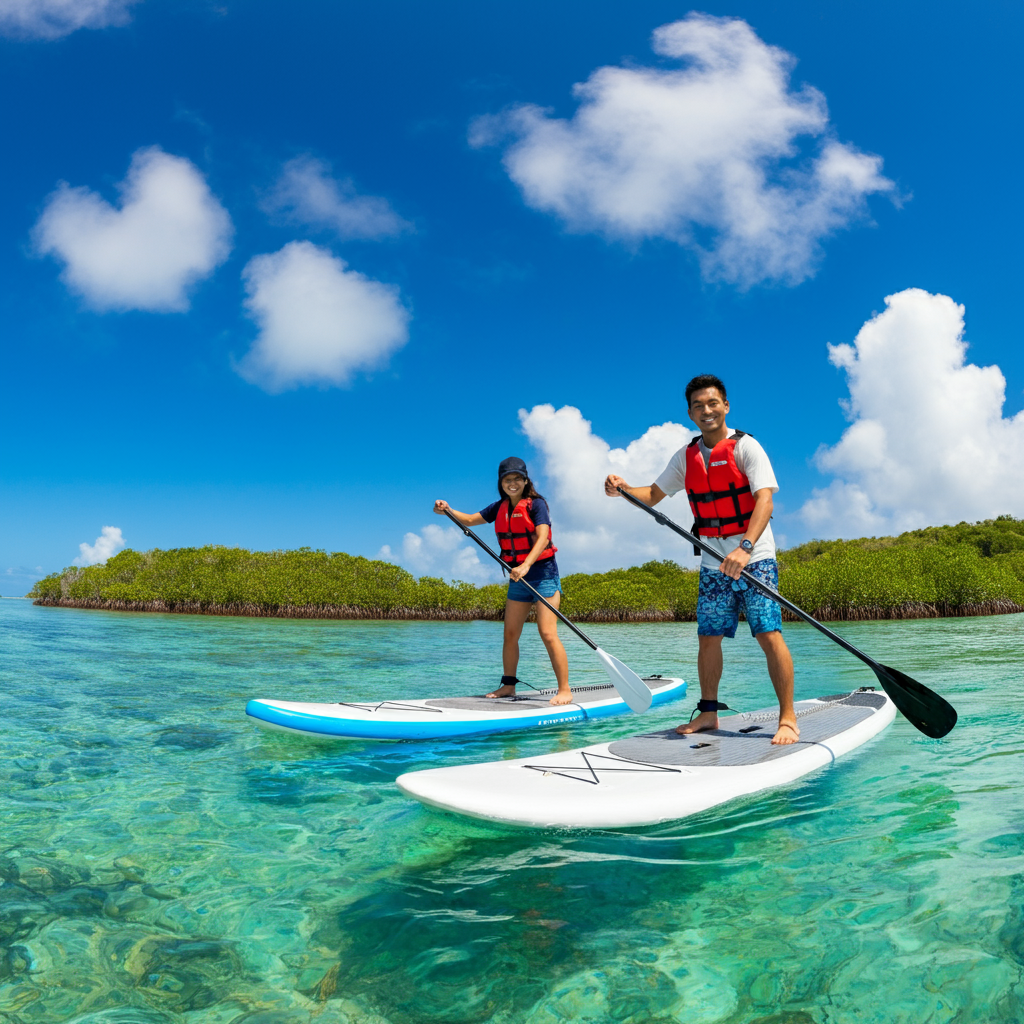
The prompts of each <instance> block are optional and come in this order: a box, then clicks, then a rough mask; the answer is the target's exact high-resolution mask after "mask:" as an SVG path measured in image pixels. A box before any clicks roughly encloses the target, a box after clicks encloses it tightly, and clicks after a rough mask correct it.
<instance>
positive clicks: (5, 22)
mask: <svg viewBox="0 0 1024 1024" xmlns="http://www.w3.org/2000/svg"><path fill="white" fill-rule="evenodd" d="M138 2H139V0H0V34H2V35H5V36H13V37H14V38H15V39H60V38H61V37H62V36H66V35H69V34H70V33H72V32H74V31H76V30H77V29H80V28H106V27H107V26H108V25H124V24H125V23H126V22H127V21H128V19H129V16H130V15H129V11H128V8H129V7H131V6H132V5H133V4H136V3H138Z"/></svg>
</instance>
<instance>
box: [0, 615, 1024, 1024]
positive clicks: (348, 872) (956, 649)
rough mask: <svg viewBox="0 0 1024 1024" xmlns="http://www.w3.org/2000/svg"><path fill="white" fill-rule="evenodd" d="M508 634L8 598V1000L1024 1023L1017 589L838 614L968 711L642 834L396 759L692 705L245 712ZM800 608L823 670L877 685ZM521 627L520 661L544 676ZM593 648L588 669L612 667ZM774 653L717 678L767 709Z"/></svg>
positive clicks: (0, 855)
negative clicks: (567, 818)
mask: <svg viewBox="0 0 1024 1024" xmlns="http://www.w3.org/2000/svg"><path fill="white" fill-rule="evenodd" d="M500 629H501V627H500V624H496V623H380V622H288V621H269V620H254V619H221V618H199V617H196V618H193V617H186V616H144V615H128V614H124V615H119V614H111V613H103V612H83V611H72V610H63V609H43V608H35V607H33V606H31V605H30V604H28V603H27V602H18V601H8V600H5V601H2V602H0V708H2V716H3V718H2V721H3V747H2V752H3V756H2V758H0V879H2V880H3V881H2V884H0V1021H3V1022H5V1024H40V1022H47V1024H49V1022H53V1024H56V1022H64V1021H72V1020H73V1021H76V1022H82V1024H85V1022H90V1024H100V1022H103V1024H150V1022H152V1024H157V1022H160V1024H173V1022H197V1024H198V1022H202V1024H220V1022H224V1024H229V1022H237V1024H241V1022H243V1021H244V1022H246V1024H291V1022H307V1021H308V1022H310V1024H342V1022H352V1024H355V1022H358V1024H428V1022H446V1024H463V1022H465V1024H475V1022H485V1021H495V1022H501V1024H505V1022H507V1024H513V1022H514V1024H556V1022H570V1021H572V1022H583V1024H591V1022H592V1024H604V1022H612V1021H614V1022H623V1024H668V1022H671V1021H680V1022H687V1024H712V1022H722V1024H753V1022H760V1024H811V1022H817V1024H825V1022H829V1024H840V1022H841V1024H847V1022H849V1024H853V1022H857V1024H865V1022H879V1024H897V1022H898V1024H902V1022H907V1024H924V1022H936V1024H938V1022H956V1024H965V1022H979V1024H981V1022H985V1024H988V1022H997V1021H1014V1022H1017V1021H1020V1020H1022V1019H1024V984H1022V975H1024V799H1022V781H1024V780H1022V771H1021V769H1022V754H1024V714H1022V713H1024V686H1022V682H1024V680H1022V675H1024V672H1022V669H1024V658H1022V644H1021V641H1022V639H1024V616H1002V617H998V618H984V619H957V620H954V619H948V620H938V621H919V622H901V623H859V624H848V625H843V626H841V631H842V633H843V634H844V635H846V636H848V637H850V638H851V639H852V640H853V642H854V643H856V644H859V645H860V646H862V647H863V648H864V649H866V650H867V651H868V652H869V653H871V654H873V655H875V656H876V657H878V658H879V660H881V661H884V662H886V663H888V664H892V665H894V666H896V667H899V668H901V669H902V670H903V671H905V672H908V673H909V674H910V675H912V676H914V677H916V678H918V679H920V680H921V681H922V682H925V683H927V684H928V685H930V686H932V687H934V688H935V689H937V690H939V691H940V692H942V693H943V694H944V695H946V696H947V697H948V698H949V699H950V700H951V701H952V702H953V703H954V705H955V706H956V707H957V709H958V710H959V712H960V716H961V718H960V725H959V726H958V727H957V729H956V730H955V731H954V732H953V733H952V734H951V736H950V737H948V738H947V739H946V740H942V741H936V740H929V739H927V738H925V737H923V736H922V735H920V734H919V733H917V732H916V731H914V729H913V728H912V727H911V726H909V725H908V724H907V723H906V722H905V721H904V720H902V719H897V721H896V723H895V724H894V725H893V726H892V727H891V728H890V729H889V730H887V731H886V732H885V733H883V734H882V736H880V737H878V738H877V739H876V740H874V741H872V742H871V743H870V744H868V745H867V746H866V747H863V748H861V749H860V750H859V751H857V752H855V753H853V754H851V755H849V756H848V757H846V758H844V759H843V760H841V761H839V762H838V763H837V764H835V765H834V766H833V767H831V768H829V769H826V770H823V771H822V772H820V773H818V774H816V775H814V776H811V777H809V778H808V779H806V780H804V781H803V782H802V783H800V784H797V785H794V786H792V787H788V788H786V789H783V790H779V791H774V792H771V793H768V794H763V795H761V796H760V797H758V798H757V799H751V800H749V801H746V802H743V803H737V804H733V805H729V806H727V807H726V808H724V809H719V810H717V811H714V812H709V813H707V814H705V815H702V816H700V817H698V818H692V819H689V820H687V821H685V822H682V823H677V824H673V825H669V826H663V827H658V828H650V829H645V830H641V831H637V832H632V833H627V832H615V831H604V832H597V833H586V834H581V833H577V834H572V833H564V834H559V833H541V832H517V831H509V830H503V829H500V828H496V827H491V826H488V825H484V824H481V823H474V822H471V821H468V820H462V819H458V818H455V817H447V816H444V815H441V814H438V813H436V812H432V811H428V810H427V809H425V808H422V807H420V806H419V805H418V804H416V803H414V802H411V801H409V800H406V799H405V798H403V797H402V796H401V795H400V794H399V793H398V791H397V790H396V789H395V787H394V785H393V780H394V778H395V776H396V775H398V774H400V773H401V772H404V771H409V770H411V769H416V768H426V767H433V766H437V765H440V764H446V763H457V762H470V761H477V760H483V759H491V760H493V759H495V758H500V757H522V756H527V755H530V756H532V755H534V754H541V753H544V752H545V751H549V750H551V749H554V748H562V749H564V748H568V747H574V746H580V745H583V744H586V743H593V742H598V741H599V740H603V739H608V738H611V737H616V736H625V735H630V734H631V733H634V732H639V731H646V730H648V729H650V728H653V727H655V726H657V725H659V724H665V725H667V724H669V723H673V722H675V721H677V720H678V719H680V718H681V717H685V715H686V714H688V709H689V707H690V704H691V701H690V700H687V701H685V704H684V705H677V706H675V707H674V708H673V707H671V706H670V707H669V708H668V709H666V710H662V711H658V712H654V713H652V714H649V715H646V716H644V717H643V718H642V719H640V718H637V717H635V716H623V717H622V718H617V719H611V720H607V721H605V722H603V723H594V724H590V725H587V724H584V725H580V726H572V727H567V728H564V729H548V730H541V731H534V732H529V733H523V734H518V735H517V734H506V735H504V736H498V737H488V738H481V739H475V740H459V741H452V742H447V743H443V744H442V743H423V742H418V743H391V744H369V743H350V744H333V745H324V744H323V743H318V742H316V741H312V740H304V739H301V738H298V737H288V736H276V735H268V734H263V733H260V732H258V731H257V730H256V729H255V728H254V727H253V725H252V724H251V720H249V719H247V718H245V716H244V715H243V713H242V711H243V708H244V706H245V702H246V700H247V699H248V698H250V697H254V696H256V697H258V696H276V697H282V698H289V699H297V700H313V699H324V698H329V699H346V700H357V699H365V698H372V697H380V696H388V697H415V696H427V695H432V694H456V693H460V692H467V691H479V690H480V688H481V684H482V682H484V681H486V682H488V683H490V682H494V681H496V677H497V674H498V673H499V671H500V669H499V667H498V661H497V656H498V652H499V645H500ZM588 629H590V631H591V632H592V634H593V636H594V638H595V639H596V640H597V642H598V643H600V644H601V645H602V646H603V647H604V648H606V649H607V650H608V651H609V652H610V653H613V654H615V655H617V656H618V657H620V658H622V659H623V660H624V661H626V662H627V663H628V664H630V665H631V666H632V667H633V668H635V669H637V670H638V671H640V672H642V673H651V672H662V673H664V674H673V675H684V676H685V677H687V678H690V677H691V676H692V675H693V672H694V669H693V666H694V660H695V654H696V637H695V635H694V627H693V626H692V625H690V624H656V625H654V624H652V625H630V626H604V627H601V626H594V627H592V628H591V627H588ZM530 632H532V627H528V634H529V633H530ZM786 632H787V636H788V638H789V641H790V645H791V647H792V648H793V651H794V655H795V658H796V663H797V690H798V696H805V697H809V696H815V695H817V694H821V693H829V692H835V691H836V690H839V689H843V688H852V687H855V686H858V685H870V684H872V683H874V678H873V676H871V674H870V673H869V672H868V671H867V670H866V669H862V668H861V667H860V666H859V663H858V662H857V661H856V660H855V659H853V658H851V657H850V656H849V655H846V654H844V653H843V652H841V651H840V650H838V649H837V648H836V647H835V646H834V645H832V644H830V643H828V641H826V640H824V639H823V638H821V637H819V636H818V634H816V633H815V632H814V631H813V630H811V629H809V628H807V627H803V626H789V627H787V630H786ZM524 646H525V647H526V648H527V650H526V657H525V659H524V671H521V672H520V675H522V676H524V677H525V678H527V679H530V680H531V681H533V682H537V683H546V682H548V681H549V678H550V669H548V668H547V667H546V659H545V658H544V656H543V649H542V648H541V646H540V644H539V642H538V640H537V638H536V635H535V634H533V635H532V636H529V635H528V636H527V641H526V643H525V644H524ZM569 650H570V659H571V661H570V664H571V669H572V671H573V673H574V677H575V679H576V681H578V682H580V683H583V682H585V681H587V680H588V679H590V680H594V681H596V680H597V679H598V678H603V675H602V674H601V672H600V669H598V668H597V667H596V664H595V663H594V662H593V659H592V656H591V655H590V654H589V652H587V651H586V649H585V648H583V647H582V645H580V644H578V643H577V642H575V641H571V646H570V648H569ZM762 666H763V661H762V659H761V656H760V652H759V650H758V648H757V647H756V645H755V644H754V642H753V641H752V640H751V639H750V638H749V637H743V638H740V639H737V640H736V641H734V642H733V643H732V644H731V646H730V647H728V648H727V668H726V678H725V681H724V686H723V691H722V699H724V700H727V701H728V702H729V703H730V704H731V705H732V706H733V707H736V708H739V709H752V708H756V707H763V706H766V705H768V704H770V703H771V699H772V698H771V689H770V685H769V683H768V681H767V679H766V678H765V676H764V672H763V667H762ZM694 689H695V687H694ZM684 706H685V711H684Z"/></svg>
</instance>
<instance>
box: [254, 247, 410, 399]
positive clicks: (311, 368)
mask: <svg viewBox="0 0 1024 1024" xmlns="http://www.w3.org/2000/svg"><path fill="white" fill-rule="evenodd" d="M346 266H347V264H346V263H345V261H344V260H340V259H338V258H337V257H336V256H333V255H331V253H330V252H328V251H327V250H326V249H321V248H320V247H318V246H316V245H313V243H312V242H289V243H288V245H286V246H285V247H284V248H283V249H281V250H280V251H278V252H275V253H267V254H264V255H262V256H256V257H254V258H253V259H251V260H250V261H249V263H248V265H247V266H246V268H245V270H244V271H243V278H244V280H245V286H246V291H247V292H248V298H247V299H246V303H245V304H246V308H247V309H248V312H249V315H250V316H251V317H252V318H253V320H255V321H256V323H257V324H258V325H259V328H260V331H259V335H258V337H257V338H256V341H255V342H254V343H253V346H252V348H251V349H250V350H249V352H248V353H247V354H246V355H245V357H244V358H243V359H242V361H241V362H240V363H239V365H238V372H239V373H240V374H241V375H242V377H244V378H245V379H246V380H248V381H249V382H250V383H253V384H258V385H259V386H260V387H262V388H264V389H265V390H267V391H271V392H277V391H283V390H285V389H287V388H292V387H297V386H298V385H301V384H321V385H323V384H334V385H339V386H340V385H344V384H346V383H348V382H349V380H350V379H351V377H352V375H353V374H354V373H355V372H356V371H357V370H365V369H372V368H374V367H376V366H379V365H381V364H382V363H384V362H385V361H386V360H387V358H388V356H389V355H391V353H392V352H394V351H396V350H397V349H399V348H401V347H402V346H403V345H404V344H405V343H406V341H407V340H408V336H409V331H408V324H409V312H408V310H406V309H405V307H404V306H403V305H402V303H401V300H400V298H399V294H398V289H397V288H396V287H395V286H393V285H388V284H382V283H381V282H380V281H374V280H371V279H370V278H368V277H366V276H364V275H363V274H360V273H359V272H358V271H355V270H347V269H346Z"/></svg>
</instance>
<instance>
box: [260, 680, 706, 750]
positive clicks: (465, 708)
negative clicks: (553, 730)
mask: <svg viewBox="0 0 1024 1024" xmlns="http://www.w3.org/2000/svg"><path fill="white" fill-rule="evenodd" d="M644 683H646V684H647V686H648V687H650V690H651V705H652V707H653V706H656V705H659V704H667V703H668V702H669V701H671V700H678V699H679V698H680V697H682V696H684V695H685V694H686V683H684V682H683V680H682V679H670V678H667V677H666V678H662V677H661V676H648V677H647V678H646V679H644ZM556 692H557V691H556V690H540V691H533V690H530V691H528V694H529V695H527V694H526V693H521V694H517V695H516V696H514V697H484V696H479V697H436V698H434V699H431V700H378V701H361V702H342V703H337V704H301V703H296V702H294V701H286V700H251V701H249V703H248V704H247V705H246V707H245V713H246V714H247V715H249V716H251V717H252V718H254V719H256V722H257V724H258V725H260V726H262V727H263V728H265V729H272V730H276V731H278V732H291V733H298V734H300V735H302V736H320V737H337V738H339V739H345V738H347V739H364V740H366V739H371V740H424V739H443V738H445V737H447V736H469V735H474V734H478V733H489V732H505V731H507V730H509V729H529V728H532V727H535V726H541V725H565V724H567V723H569V722H586V721H588V720H590V719H592V718H606V717H607V716H609V715H621V714H624V713H625V712H627V711H629V705H627V704H626V702H625V701H624V700H623V699H622V698H621V697H620V696H619V695H618V693H617V692H616V691H615V688H614V687H613V686H611V684H609V683H602V684H598V685H594V686H580V687H574V688H573V691H572V695H573V702H572V703H571V704H552V703H551V698H552V697H553V696H554V695H555V693H556Z"/></svg>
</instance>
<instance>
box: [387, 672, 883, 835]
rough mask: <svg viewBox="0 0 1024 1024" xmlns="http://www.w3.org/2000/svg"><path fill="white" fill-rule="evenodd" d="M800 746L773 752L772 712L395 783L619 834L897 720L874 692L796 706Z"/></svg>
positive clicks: (439, 798) (684, 811)
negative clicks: (697, 730)
mask: <svg viewBox="0 0 1024 1024" xmlns="http://www.w3.org/2000/svg"><path fill="white" fill-rule="evenodd" d="M796 712H797V721H798V724H799V726H800V740H799V742H797V743H793V744H790V745H788V746H782V745H779V746H772V742H771V739H772V736H773V735H774V734H775V730H776V728H777V727H778V721H779V710H778V706H776V707H774V708H766V709H765V710H763V711H752V712H749V713H747V714H740V715H732V716H730V717H729V718H722V719H720V720H719V724H720V725H721V728H719V729H716V730H714V731H713V732H700V733H691V734H690V735H688V736H680V735H679V734H678V733H676V731H675V730H674V729H667V730H662V731H659V732H651V733H646V734H644V735H642V736H632V737H630V738H629V739H623V740H615V741H614V742H612V743H600V744H597V745H596V746H592V747H583V748H581V749H578V750H567V751H562V752H559V753H554V754H544V755H541V756H539V757H528V758H523V759H521V760H515V761H492V762H490V763H487V764H468V765H459V766H454V767H451V768H431V769H428V770H426V771H421V772H409V773H407V774H406V775H400V776H399V777H398V780H397V781H398V786H399V788H400V789H401V790H402V792H403V793H406V794H407V795H408V796H411V797H415V798H416V799H417V800H420V801H422V802H423V803H425V804H429V805H431V806H433V807H439V808H441V809H442V810H446V811H454V812H456V813H458V814H466V815H469V816H470V817H474V818H484V819H486V820H489V821H495V822H501V823H503V824H507V825H522V826H527V827H532V828H627V827H630V826H636V825H654V824H657V823H659V822H663V821H674V820H676V819H678V818H685V817H687V816H688V815H691V814H697V813H698V812H700V811H705V810H707V809H708V808H709V807H715V806H717V805H718V804H723V803H725V802H726V801H728V800H733V799H735V798H736V797H740V796H746V795H748V794H751V793H757V792H760V791H761V790H764V789H771V788H772V787H774V786H782V785H785V784H786V783H789V782H793V781H794V780H796V779H799V778H800V777H801V776H803V775H807V774H808V773H810V772H813V771H815V770H816V769H818V768H822V767H825V766H826V765H829V764H831V763H832V762H833V761H835V759H836V758H837V757H841V756H842V755H843V754H847V753H849V752H850V751H851V750H854V749H855V748H856V747H859V746H860V745H861V744H862V743H866V742H867V741H868V740H869V739H871V737H872V736H875V735H877V734H878V733H879V732H881V731H882V730H883V729H884V728H885V727H886V726H887V725H889V723H890V722H892V720H893V718H895V717H896V705H895V704H893V702H892V701H891V700H890V699H889V698H888V697H887V696H886V695H885V694H884V693H875V692H873V691H872V690H856V691H854V692H852V693H841V694H833V695H831V696H828V697H819V698H817V699H815V700H802V701H799V702H798V703H797V704H796Z"/></svg>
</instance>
